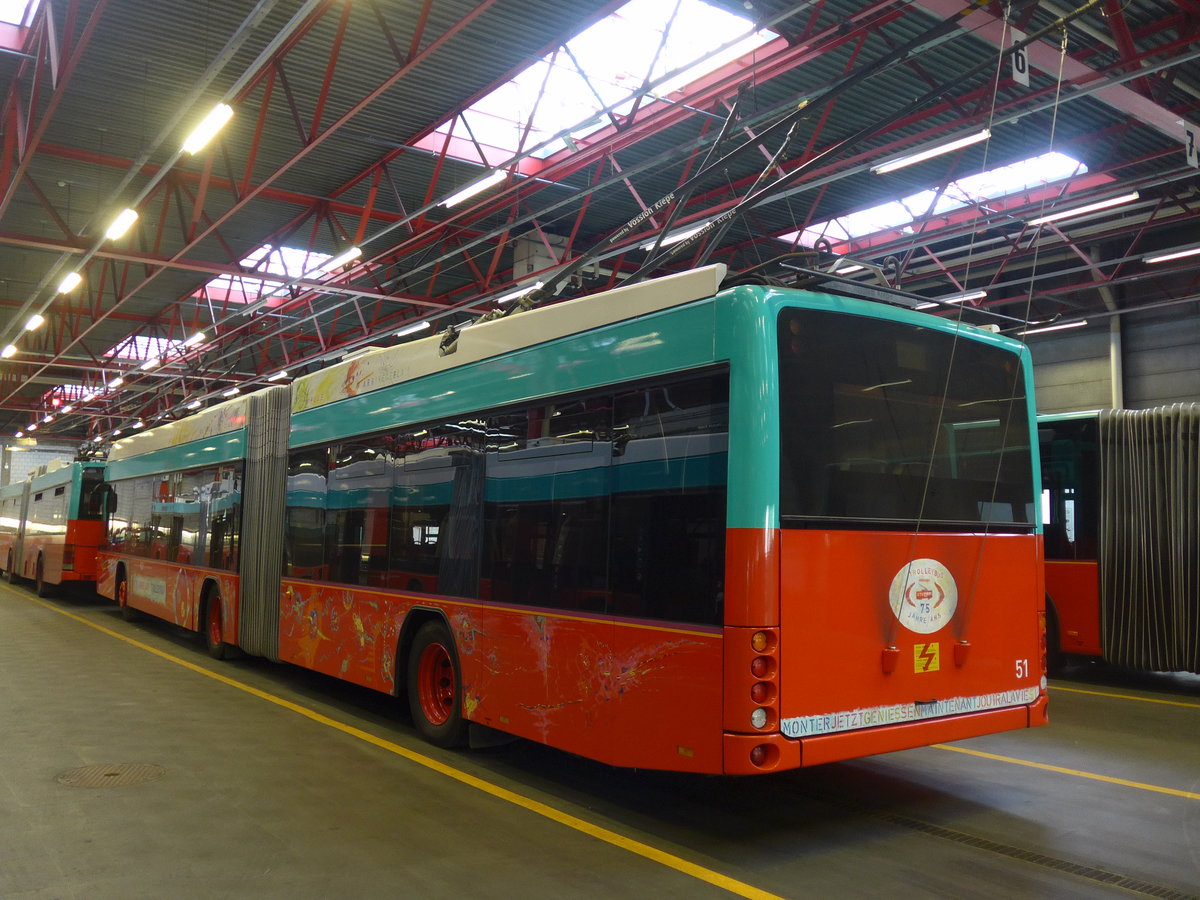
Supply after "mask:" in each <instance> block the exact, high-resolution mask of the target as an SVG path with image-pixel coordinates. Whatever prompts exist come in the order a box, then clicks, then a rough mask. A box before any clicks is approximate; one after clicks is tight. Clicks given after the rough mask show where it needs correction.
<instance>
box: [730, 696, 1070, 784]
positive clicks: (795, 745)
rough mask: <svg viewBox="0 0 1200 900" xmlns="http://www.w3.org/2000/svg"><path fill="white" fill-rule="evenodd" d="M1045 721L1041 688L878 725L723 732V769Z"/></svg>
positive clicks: (831, 758)
mask: <svg viewBox="0 0 1200 900" xmlns="http://www.w3.org/2000/svg"><path fill="white" fill-rule="evenodd" d="M1048 721H1049V717H1048V710H1047V704H1046V695H1045V694H1042V695H1041V696H1040V697H1038V699H1037V700H1035V701H1034V702H1033V703H1031V704H1029V705H1028V706H1014V707H1009V708H1007V709H993V710H987V711H986V712H977V713H966V714H964V715H961V716H947V717H946V718H944V719H924V720H922V721H919V722H906V723H903V724H899V725H882V726H880V727H878V728H866V729H862V730H860V731H845V732H839V733H837V734H826V735H820V736H817V737H807V738H795V739H793V738H788V737H784V736H783V735H782V734H778V733H776V734H770V735H755V734H729V733H726V735H725V753H724V756H725V772H726V774H729V775H755V774H761V773H763V772H771V771H782V770H784V769H797V768H800V767H802V766H818V765H821V764H822V763H830V762H837V761H839V760H843V759H855V758H857V757H860V756H873V755H875V754H877V753H891V752H892V751H895V750H911V749H913V748H914V747H926V746H928V745H930V744H940V743H944V742H946V741H961V740H963V739H964V738H970V737H979V736H980V735H985V734H995V733H996V732H1000V731H1013V730H1015V729H1018V728H1031V727H1034V726H1037V725H1045V724H1046V723H1047V722H1048ZM762 744H766V745H768V746H770V747H772V748H774V750H775V752H774V753H772V754H770V755H769V759H770V762H769V763H768V764H767V765H765V766H756V765H754V764H753V763H752V762H751V761H750V753H751V750H752V749H753V748H755V747H757V746H759V745H762Z"/></svg>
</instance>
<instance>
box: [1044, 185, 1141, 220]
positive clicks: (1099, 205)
mask: <svg viewBox="0 0 1200 900" xmlns="http://www.w3.org/2000/svg"><path fill="white" fill-rule="evenodd" d="M1137 198H1138V192H1137V191H1133V192H1131V193H1128V194H1122V195H1121V196H1120V197H1110V198H1108V199H1107V200H1097V201H1096V202H1095V203H1089V204H1088V205H1087V206H1077V207H1075V209H1064V210H1060V211H1059V212H1056V213H1050V215H1048V216H1039V217H1038V218H1036V219H1030V220H1029V224H1030V225H1045V224H1046V223H1047V222H1057V221H1058V220H1059V219H1069V218H1071V217H1073V216H1082V215H1085V214H1086V213H1090V212H1096V211H1097V210H1101V209H1108V208H1109V207H1110V206H1120V205H1121V204H1122V203H1132V202H1133V201H1134V200H1136V199H1137Z"/></svg>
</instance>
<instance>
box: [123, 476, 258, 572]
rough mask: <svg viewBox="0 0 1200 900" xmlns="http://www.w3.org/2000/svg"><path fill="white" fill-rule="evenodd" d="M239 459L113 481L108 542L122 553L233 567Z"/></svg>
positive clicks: (237, 530)
mask: <svg viewBox="0 0 1200 900" xmlns="http://www.w3.org/2000/svg"><path fill="white" fill-rule="evenodd" d="M241 479H242V464H241V463H240V462H238V463H231V464H228V465H223V466H210V467H207V468H203V469H191V470H188V471H184V472H170V473H167V474H165V475H145V476H142V477H140V478H126V479H123V480H121V481H116V482H113V483H112V484H111V485H109V486H107V487H106V488H105V489H104V490H103V493H104V494H106V495H107V503H106V505H105V508H106V510H107V514H108V546H109V547H110V548H111V549H113V550H117V551H120V552H123V553H129V554H133V555H135V556H143V557H147V558H149V559H161V560H166V561H168V562H178V563H182V564H185V565H196V566H208V567H211V568H215V569H224V570H226V571H236V570H237V567H238V552H239V544H240V538H241V507H242V487H241Z"/></svg>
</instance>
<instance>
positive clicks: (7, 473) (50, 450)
mask: <svg viewBox="0 0 1200 900" xmlns="http://www.w3.org/2000/svg"><path fill="white" fill-rule="evenodd" d="M75 451H76V447H75V445H74V444H70V445H67V444H59V445H37V446H32V447H29V446H23V445H19V444H8V445H5V446H4V447H3V449H2V450H0V485H5V484H20V483H21V482H22V481H24V480H25V479H26V478H28V477H29V476H30V475H32V474H33V473H34V472H35V471H37V469H38V467H39V466H44V465H49V464H50V463H53V462H57V461H62V462H70V461H71V460H73V459H74V458H75Z"/></svg>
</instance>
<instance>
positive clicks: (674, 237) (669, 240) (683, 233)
mask: <svg viewBox="0 0 1200 900" xmlns="http://www.w3.org/2000/svg"><path fill="white" fill-rule="evenodd" d="M710 221H712V220H711V219H705V220H704V221H703V222H697V223H696V224H695V225H689V226H688V227H687V228H680V229H679V230H678V231H672V232H671V233H670V234H668V235H667V236H666V237H665V238H663V239H662V243H660V244H659V245H658V246H660V247H670V246H671V245H672V244H678V243H679V242H680V241H686V240H687V239H688V238H690V237H691V236H692V235H693V234H695V233H696V232H697V231H699V230H700V229H702V228H704V227H705V226H707V225H708V223H709V222H710ZM656 240H658V239H657V238H652V239H651V240H648V241H646V242H645V243H644V244H639V245H638V249H639V250H653V249H654V242H655V241H656Z"/></svg>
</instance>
